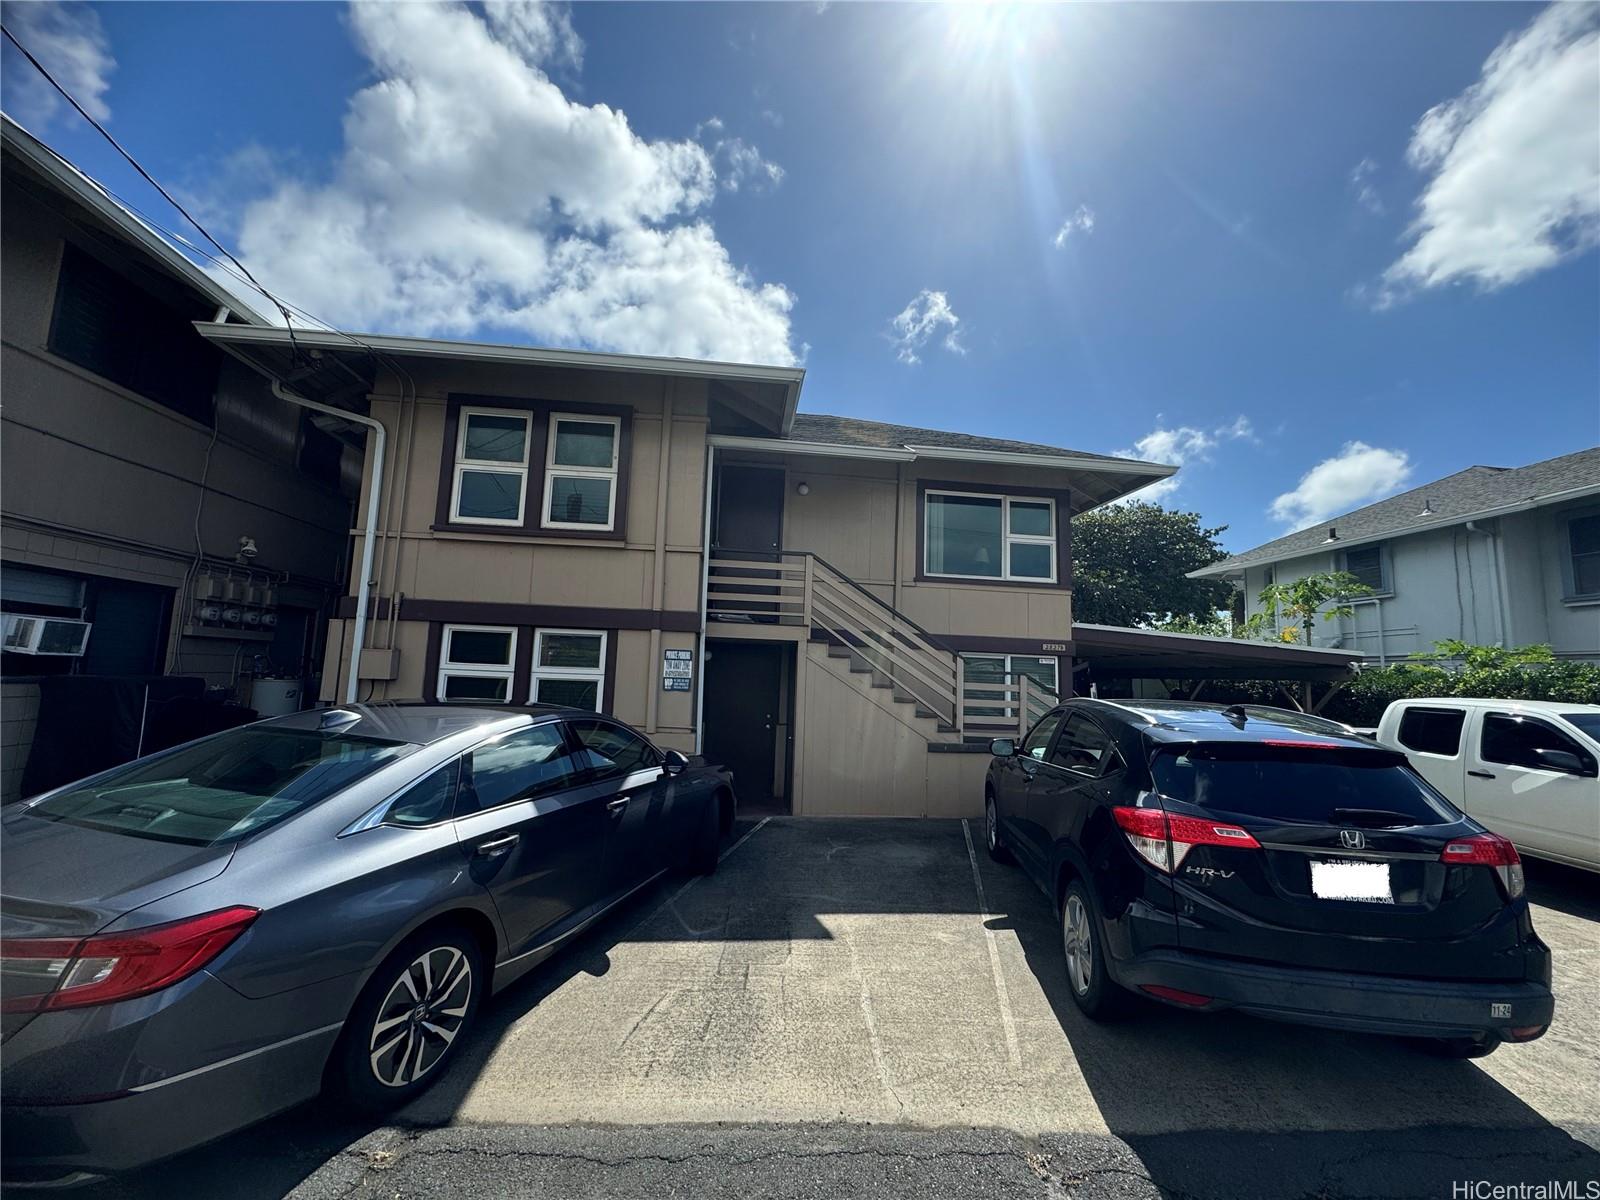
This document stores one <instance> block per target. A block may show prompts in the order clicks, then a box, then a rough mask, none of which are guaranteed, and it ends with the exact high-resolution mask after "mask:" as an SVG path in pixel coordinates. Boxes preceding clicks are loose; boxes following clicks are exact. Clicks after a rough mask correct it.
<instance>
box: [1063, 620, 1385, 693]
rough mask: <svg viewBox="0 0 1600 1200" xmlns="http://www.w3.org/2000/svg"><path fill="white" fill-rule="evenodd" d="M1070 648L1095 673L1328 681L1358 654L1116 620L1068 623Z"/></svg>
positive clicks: (1341, 675) (1103, 675) (1344, 672)
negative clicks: (1124, 623) (1130, 624)
mask: <svg viewBox="0 0 1600 1200" xmlns="http://www.w3.org/2000/svg"><path fill="white" fill-rule="evenodd" d="M1072 652H1073V658H1074V659H1076V660H1077V662H1079V663H1087V664H1088V666H1089V670H1090V672H1091V673H1092V674H1093V675H1094V677H1095V678H1097V679H1301V680H1328V681H1332V680H1337V679H1343V678H1345V677H1346V676H1348V675H1349V674H1350V672H1351V670H1352V667H1353V665H1354V664H1355V663H1357V662H1359V661H1360V660H1361V655H1360V654H1358V653H1356V652H1354V651H1350V650H1330V649H1326V648H1324V647H1312V646H1290V645H1286V644H1283V643H1280V642H1257V641H1249V640H1247V639H1245V638H1230V637H1210V636H1207V635H1204V634H1194V633H1162V632H1160V631H1158V630H1154V629H1131V628H1126V627H1124V626H1120V625H1082V624H1075V625H1073V627H1072Z"/></svg>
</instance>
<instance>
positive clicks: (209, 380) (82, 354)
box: [48, 242, 221, 426]
mask: <svg viewBox="0 0 1600 1200" xmlns="http://www.w3.org/2000/svg"><path fill="white" fill-rule="evenodd" d="M201 315H206V316H209V315H210V314H209V311H208V312H207V313H205V314H202V313H199V312H195V313H191V314H186V313H183V312H180V311H179V310H178V309H176V308H173V307H172V306H171V305H169V304H167V303H165V302H164V301H163V300H162V299H160V298H159V297H157V296H155V295H153V294H151V293H150V292H147V291H145V289H143V288H142V287H140V286H139V285H138V284H136V283H134V282H133V281H132V280H131V279H129V278H127V277H126V276H124V275H123V274H121V273H120V272H118V271H115V270H113V269H112V268H111V267H108V266H106V264H104V263H102V262H101V261H100V260H99V259H97V258H93V257H91V256H90V255H89V254H87V253H85V252H84V251H82V250H80V249H78V247H76V246H74V245H73V244H72V243H70V242H68V243H66V244H65V246H64V247H63V250H62V255H61V273H60V276H59V278H58V280H57V282H56V306H55V312H54V314H53V315H52V317H51V320H50V338H49V343H48V344H49V348H50V352H51V353H52V354H55V355H57V356H58V357H61V358H64V359H66V360H67V361H68V362H70V363H75V364H76V365H78V366H80V367H82V368H83V369H84V370H86V371H92V372H94V374H96V375H98V376H100V377H101V378H102V379H106V380H109V381H110V382H112V383H115V384H117V385H118V386H120V387H125V388H127V389H128V390H129V391H130V392H137V393H138V394H139V395H141V396H143V397H145V398H146V399H147V400H154V401H155V402H156V403H157V404H159V405H161V406H162V407H164V408H169V409H171V410H172V411H173V412H175V413H180V414H181V415H183V416H185V417H188V418H190V419H191V420H194V421H198V422H200V423H201V424H202V425H207V426H209V425H211V424H213V423H214V422H215V420H216V395H217V371H218V367H219V365H220V363H221V357H220V356H221V352H220V351H219V350H218V349H217V348H216V347H215V346H213V345H211V343H209V342H207V341H206V340H205V339H204V338H202V337H201V336H200V335H199V334H198V333H196V332H195V331H194V326H193V325H192V324H190V322H191V320H192V319H194V318H195V317H198V316H201Z"/></svg>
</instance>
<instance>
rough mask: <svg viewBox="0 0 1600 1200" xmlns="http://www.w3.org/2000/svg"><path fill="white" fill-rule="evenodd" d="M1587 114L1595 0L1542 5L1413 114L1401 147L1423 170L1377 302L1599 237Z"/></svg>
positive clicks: (1502, 280)
mask: <svg viewBox="0 0 1600 1200" xmlns="http://www.w3.org/2000/svg"><path fill="white" fill-rule="evenodd" d="M1596 113H1600V5H1596V4H1581V3H1571V4H1569V3H1560V4H1551V5H1550V6H1549V7H1547V8H1546V9H1544V10H1543V11H1542V12H1541V13H1539V15H1538V16H1536V17H1535V18H1534V19H1533V21H1532V22H1530V23H1529V25H1528V26H1527V28H1526V29H1523V30H1521V31H1520V32H1518V33H1515V34H1513V35H1511V36H1509V37H1507V38H1506V39H1505V40H1504V41H1503V42H1501V44H1500V46H1499V47H1498V48H1497V49H1496V50H1495V51H1494V53H1493V54H1491V55H1490V56H1489V58H1488V60H1487V61H1486V62H1485V63H1484V65H1483V75H1482V77H1481V78H1480V79H1479V80H1478V81H1477V82H1476V83H1474V84H1473V85H1472V86H1471V87H1469V88H1468V89H1467V90H1466V91H1464V92H1462V93H1461V95H1459V96H1457V97H1456V98H1455V99H1453V100H1447V101H1445V102H1444V103H1442V104H1439V105H1436V106H1435V107H1433V108H1431V109H1429V110H1428V111H1427V112H1426V113H1424V114H1423V117H1422V119H1421V120H1420V121H1418V122H1417V126H1416V128H1415V130H1413V132H1412V137H1411V145H1410V147H1409V149H1408V151H1407V158H1408V159H1409V161H1410V163H1411V165H1412V166H1414V167H1416V168H1418V169H1419V170H1421V171H1424V172H1426V173H1427V174H1428V176H1429V178H1428V180H1427V183H1426V185H1425V186H1424V188H1423V191H1422V194H1421V196H1419V197H1418V199H1417V217H1416V220H1415V222H1414V223H1413V225H1412V228H1411V230H1410V236H1411V237H1412V238H1413V239H1414V240H1413V241H1412V244H1411V246H1410V248H1409V249H1408V250H1406V252H1405V253H1404V254H1403V255H1401V257H1400V258H1399V259H1398V260H1396V261H1395V262H1394V263H1393V264H1392V265H1391V266H1390V267H1389V269H1388V270H1387V271H1386V272H1384V275H1383V277H1382V280H1381V282H1380V286H1379V288H1378V289H1377V291H1376V293H1375V296H1374V299H1375V301H1376V303H1377V305H1378V306H1379V307H1385V306H1387V305H1389V304H1392V303H1394V302H1396V301H1397V300H1400V299H1403V298H1405V297H1406V296H1407V295H1409V294H1411V293H1413V292H1415V291H1418V290H1421V289H1425V288H1432V287H1439V286H1442V285H1444V284H1449V283H1458V282H1464V281H1470V282H1472V283H1475V284H1476V285H1477V286H1478V287H1480V288H1482V289H1484V290H1493V289H1495V288H1500V287H1504V286H1506V285H1507V284H1511V283H1516V282H1517V281H1519V280H1522V279H1526V278H1527V277H1528V276H1530V275H1533V274H1535V273H1536V272H1538V271H1542V270H1544V269H1545V268H1547V267H1550V266H1553V265H1554V264H1556V263H1558V262H1560V261H1561V260H1562V259H1564V258H1566V257H1568V256H1570V255H1572V254H1575V253H1578V252H1579V251H1581V250H1584V249H1586V248H1588V247H1590V246H1592V245H1594V244H1595V243H1596V242H1597V241H1600V138H1597V137H1596V134H1595V130H1596Z"/></svg>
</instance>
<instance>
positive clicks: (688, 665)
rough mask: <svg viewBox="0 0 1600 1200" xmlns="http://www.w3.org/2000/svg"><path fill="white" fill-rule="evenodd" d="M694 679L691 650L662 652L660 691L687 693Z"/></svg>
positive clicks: (692, 652)
mask: <svg viewBox="0 0 1600 1200" xmlns="http://www.w3.org/2000/svg"><path fill="white" fill-rule="evenodd" d="M693 679H694V651H693V650H663V651H662V652H661V690H662V691H664V692H687V691H689V690H690V683H691V681H692V680H693Z"/></svg>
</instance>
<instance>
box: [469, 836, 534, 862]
mask: <svg viewBox="0 0 1600 1200" xmlns="http://www.w3.org/2000/svg"><path fill="white" fill-rule="evenodd" d="M521 840H522V835H521V834H520V833H508V834H506V835H505V836H504V837H497V838H490V839H489V840H488V841H487V842H479V843H478V848H477V849H476V850H474V851H473V852H472V853H473V856H474V857H476V858H499V857H500V856H501V855H502V854H509V853H511V848H512V847H513V846H515V845H516V844H517V843H518V842H520V841H521Z"/></svg>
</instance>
